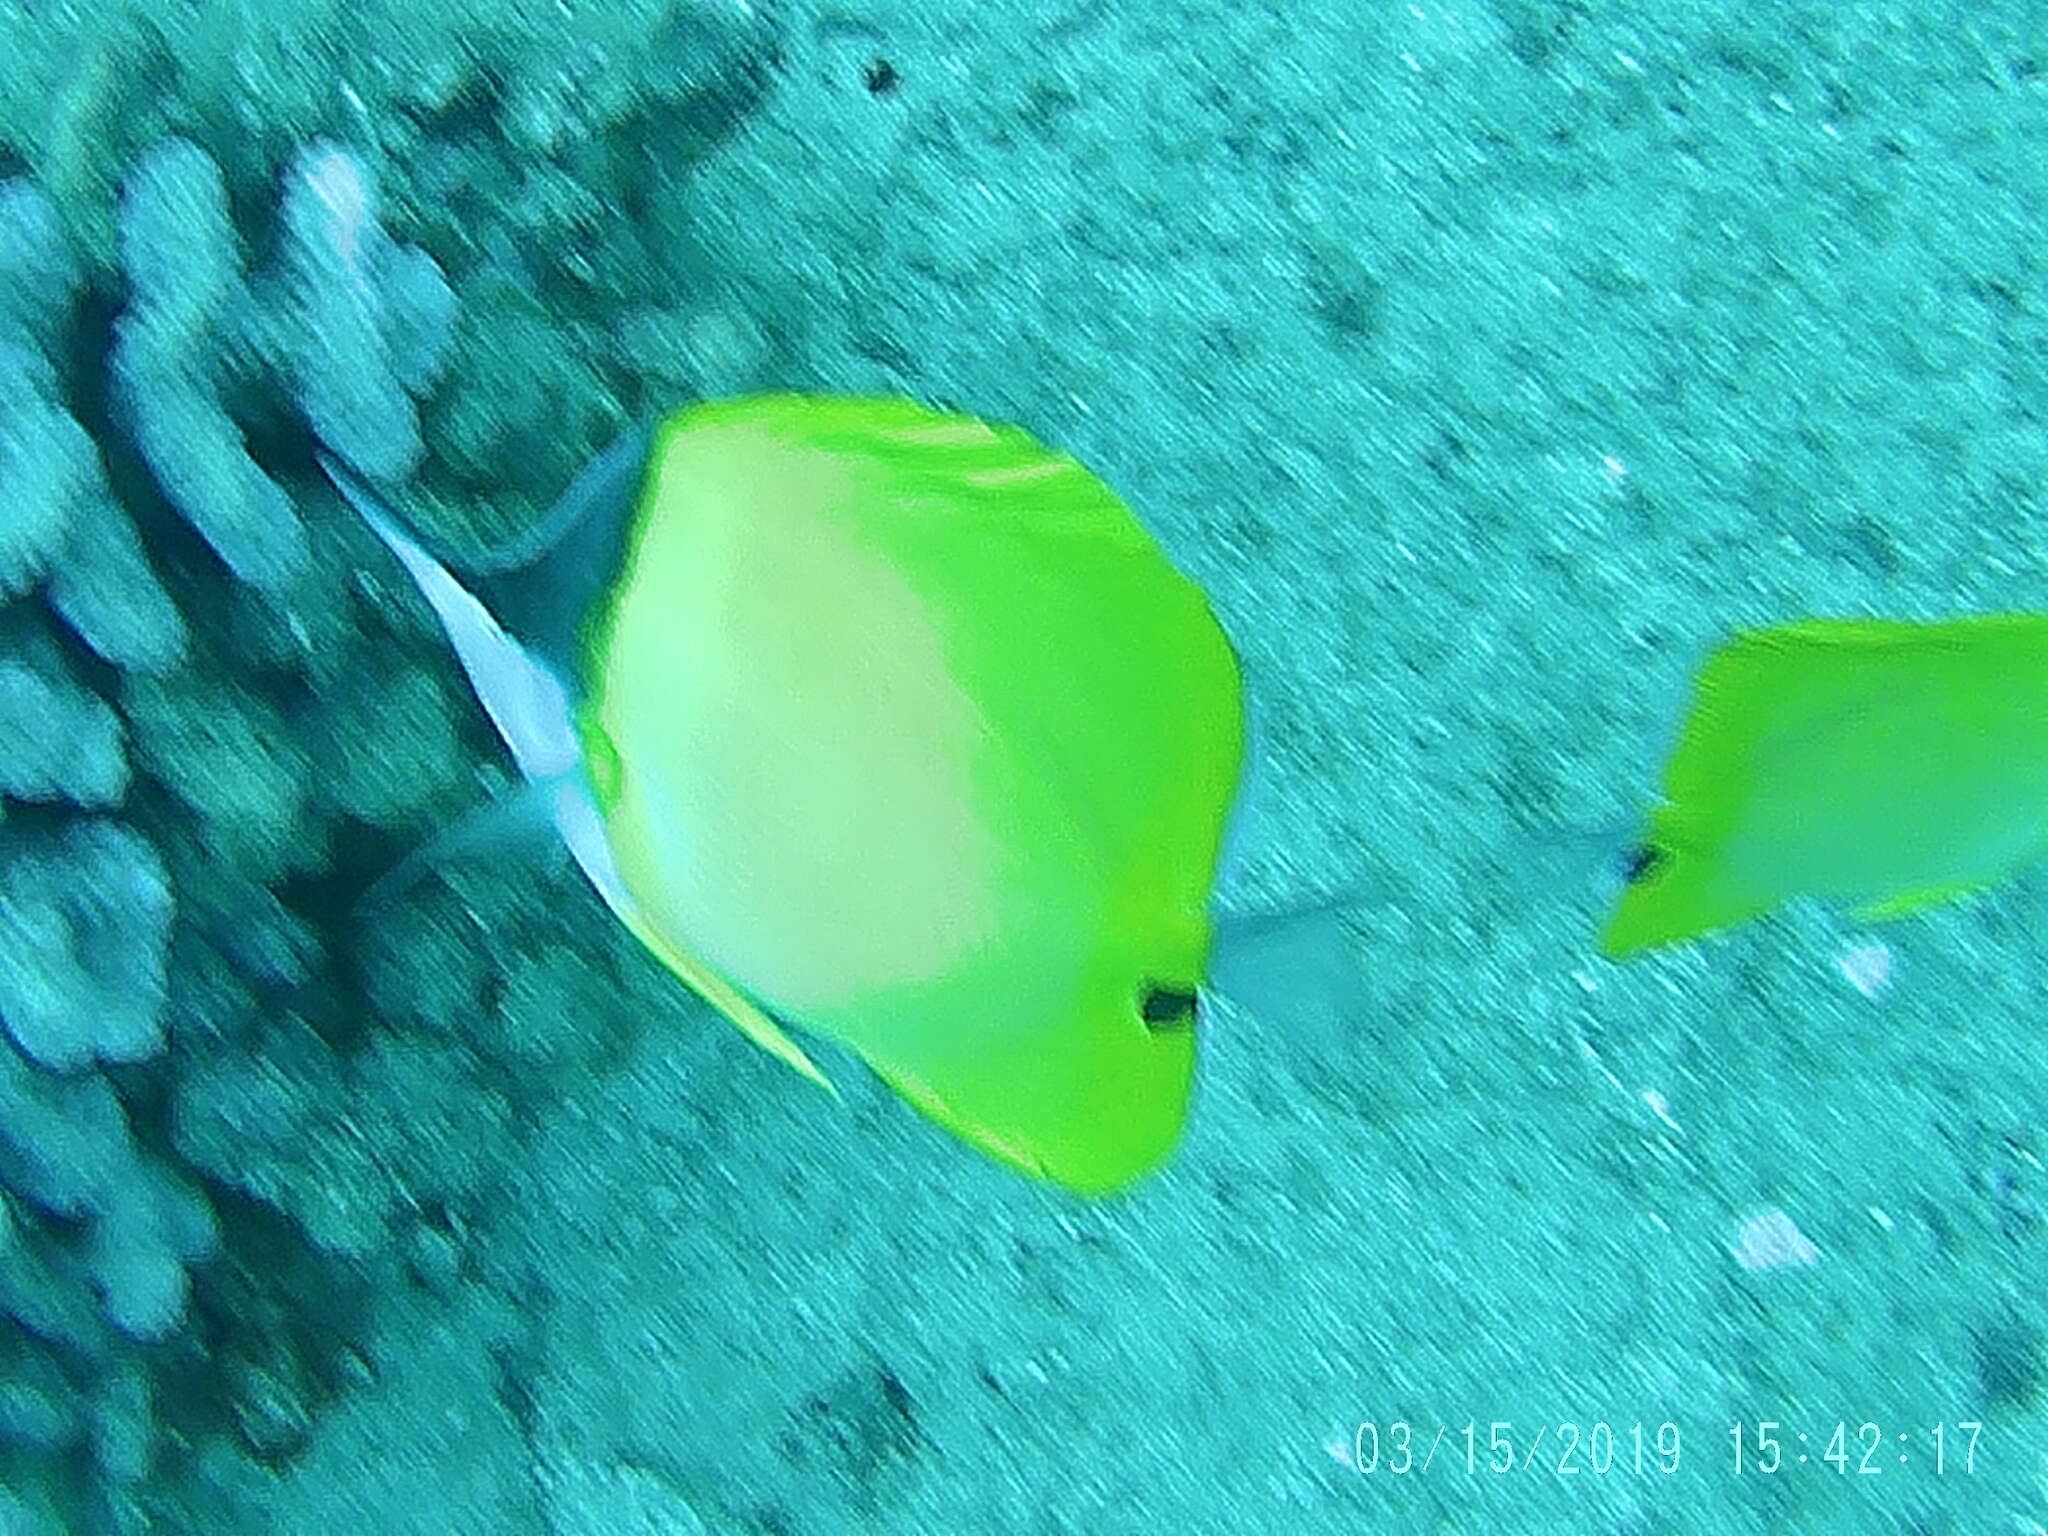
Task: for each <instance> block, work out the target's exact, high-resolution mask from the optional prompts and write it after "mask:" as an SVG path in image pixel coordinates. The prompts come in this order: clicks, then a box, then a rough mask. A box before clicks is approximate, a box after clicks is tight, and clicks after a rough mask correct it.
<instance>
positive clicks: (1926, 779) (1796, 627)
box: [1600, 614, 2048, 956]
mask: <svg viewBox="0 0 2048 1536" xmlns="http://www.w3.org/2000/svg"><path fill="white" fill-rule="evenodd" d="M2044 855H2048V617H2044V616H2038V615H2029V614H1994V615H1986V616H1981V617H1972V618H1963V619H1954V620H1949V621H1945V622H1939V623H1906V622H1892V621H1883V620H1872V619H1840V620H1829V619H1817V620H1808V621H1804V622H1800V623H1794V624H1788V625H1783V626H1780V627H1776V628H1771V629H1758V630H1750V631H1746V632H1743V633H1739V634H1737V635H1735V636H1734V637H1733V638H1732V639H1730V640H1729V641H1728V642H1727V643H1725V644H1724V645H1722V646H1721V647H1720V648H1719V649H1718V650H1716V651H1715V652H1714V653H1713V654H1712V655H1710V656H1709V657H1708V658H1707V660H1706V662H1705V664H1704V665H1703V667H1702V668H1701V670H1700V673H1699V677H1698V679H1697V682H1696V685H1695V688H1694V695H1693V700H1692V706H1691V710H1690V713H1689V714H1688V716H1687V718H1686V720H1685V722H1684V725H1683V728H1682V729H1681V731H1680V733H1679V737H1678V742H1677V745H1676V747H1675V748H1674V749H1673V751H1672V753H1671V756H1670V759H1669V761H1668V762H1667V764H1666V766H1665V769H1664V783H1663V803H1662V804H1660V805H1658V806H1656V807H1655V808H1654V809H1653V810H1652V812H1651V814H1650V818H1649V827H1648V831H1647V833H1646V834H1645V836H1644V837H1643V839H1642V840H1641V843H1640V845H1639V846H1638V848H1637V850H1636V852H1635V853H1634V854H1633V855H1632V856H1631V858H1630V860H1629V870H1628V879H1627V883H1626V885H1625V886H1624V888H1623V890H1622V892H1621V896H1620V899H1619V901H1618V903H1617V904H1616V906H1615V909H1614V912H1613V914H1612V916H1611V917H1610V918H1609V920H1608V923H1607V926H1606V928H1605V930H1604V932H1603V933H1602V935H1601V941H1600V942H1601V947H1602V948H1603V949H1604V950H1605V951H1606V953H1607V954H1609V955H1612V956H1622V955H1628V954H1632V953H1634V952H1636V951H1638V950H1643V949H1647V948H1650V947H1651V946H1653V945H1659V944H1668V943H1671V942H1674V941H1677V940H1682V939H1690V938H1694V937H1696V936H1698V935H1701V934H1704V933H1708V932H1711V931H1713V930H1715V929H1719V928H1725V927H1728V926H1730V925H1732V924H1735V923H1739V922H1742V921H1744V920H1745V919H1748V918H1752V917H1756V916H1759V915H1761V914H1763V913H1765V912H1769V911H1771V910H1772V909H1774V908H1776V907H1777V906H1779V905H1780V904H1781V903H1783V902H1786V901H1788V900H1791V899H1793V898H1795V897H1816V898H1820V899H1822V900H1825V901H1828V902H1830V903H1833V904H1836V905H1839V906H1842V907H1844V908H1847V909H1848V910H1850V911H1851V912H1852V913H1853V914H1854V915H1855V916H1856V917H1857V918H1859V919H1861V920H1864V921H1878V920H1882V919H1885V918H1892V917H1899V916H1903V915H1905V914H1907V913H1910V912H1914V911H1918V910H1919V909H1921V908H1923V907H1927V906H1930V905H1932V904H1934V903H1936V902H1940V901H1943V900H1945V899H1948V898H1950V897H1955V896H1960V895H1963V894H1965V893H1968V892H1971V891H1975V890H1978V889H1980V888H1982V887H1984V886H1987V885H1990V884H1992V883H1993V882H1995V881H1998V880H2000V879H2002V878H2004V877H2006V876H2008V875H2010V874H2012V873H2013V872H2015V871H2017V870H2019V869H2020V868H2022V867H2023V866H2025V865H2027V864H2029V863H2032V862H2034V861H2036V860H2038V859H2040V858H2042V857H2043V856H2044Z"/></svg>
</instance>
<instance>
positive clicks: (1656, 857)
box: [1621, 843, 1671, 885]
mask: <svg viewBox="0 0 2048 1536" xmlns="http://www.w3.org/2000/svg"><path fill="white" fill-rule="evenodd" d="M1670 863H1671V855H1670V854H1669V853H1668V852H1666V851H1665V850H1664V849H1662V848H1659V847H1658V846H1657V845H1656V844H1655V843H1644V844H1642V845H1641V846H1639V847H1636V848H1631V849H1630V850H1629V853H1628V858H1627V859H1626V860H1624V861H1623V863H1622V866H1621V878H1622V879H1624V880H1626V881H1627V882H1628V883H1629V884H1630V885H1641V884H1642V883H1643V882H1644V881H1645V880H1647V879H1649V878H1650V877H1651V876H1652V875H1658V874H1662V873H1663V872H1664V870H1665V868H1666V867H1667V866H1668V865H1669V864H1670Z"/></svg>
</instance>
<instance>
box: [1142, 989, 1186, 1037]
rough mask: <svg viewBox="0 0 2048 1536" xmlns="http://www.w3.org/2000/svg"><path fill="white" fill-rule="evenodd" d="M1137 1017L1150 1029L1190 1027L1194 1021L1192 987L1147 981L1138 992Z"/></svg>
mask: <svg viewBox="0 0 2048 1536" xmlns="http://www.w3.org/2000/svg"><path fill="white" fill-rule="evenodd" d="M1138 1017H1139V1018H1141V1019H1143V1020H1144V1021H1145V1027H1146V1028H1147V1029H1151V1030H1158V1031H1162V1032H1163V1031H1167V1030H1176V1029H1190V1028H1192V1027H1193V1026H1194V1022H1195V992H1194V988H1192V987H1175V986H1165V985H1162V984H1160V983H1158V982H1147V983H1146V984H1145V987H1144V988H1143V990H1142V991H1140V992H1139V993H1138Z"/></svg>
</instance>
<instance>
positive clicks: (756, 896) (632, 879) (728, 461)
mask: <svg viewBox="0 0 2048 1536" xmlns="http://www.w3.org/2000/svg"><path fill="white" fill-rule="evenodd" d="M791 457H792V456H791V455H790V454H789V453H788V450H786V449H784V448H782V447H781V445H779V444H777V443H776V442H774V441H773V440H771V439H767V438H764V437H763V436H762V435H761V434H759V433H725V432H720V431H718V430H715V429H709V430H703V431H699V432H697V433H694V434H691V435H689V436H687V437H683V438H681V439H679V440H678V441H677V442H676V443H675V444H674V445H673V446H672V447H671V448H670V449H669V451H668V452H667V453H666V454H664V455H663V456H662V458H661V459H660V460H659V461H658V462H657V463H656V465H655V466H654V467H653V469H652V471H651V472H652V473H653V474H655V475H657V476H659V477H660V484H659V485H658V487H653V488H651V494H652V495H653V496H654V497H655V498H656V499H658V500H659V501H660V502H661V503H662V504H663V505H664V506H666V507H668V508H670V509H671V511H670V513H669V514H668V515H666V516H664V517H663V518H661V519H660V520H659V521H657V522H655V523H653V524H652V525H651V526H650V527H649V528H647V529H646V530H645V531H644V533H643V535H642V536H641V538H640V539H639V540H638V542H637V544H636V547H635V553H634V558H633V565H632V568H631V570H630V571H629V572H628V573H627V581H626V585H625V588H624V591H623V593H622V596H621V598H620V600H619V603H618V606H617V608H616V609H615V611H614V617H613V621H612V631H611V647H610V650H611V655H610V664H609V669H608V670H609V675H608V678H607V681H606V685H605V688H604V693H603V707H602V712H601V714H600V716H599V719H598V722H597V723H598V724H599V725H600V726H601V728H602V729H603V731H604V732H605V733H606V734H607V736H609V738H610V739H611V741H612V743H613V746H614V747H615V749H616V751H617V753H618V756H619V759H620V760H621V761H622V762H625V763H630V764H632V765H634V766H633V770H632V771H631V772H630V773H626V774H622V775H621V782H620V783H619V785H618V798H617V800H616V802H615V803H614V804H613V805H612V806H611V807H610V808H609V812H608V814H609V816H610V818H611V820H612V824H613V826H614V828H615V831H616V833H617V834H618V835H616V836H615V837H614V846H615V847H616V849H617V850H618V857H619V862H620V867H621V872H622V874H623V875H624V876H625V879H626V882H627V884H628V885H629V886H630V887H631V889H632V890H633V891H634V892H635V894H636V898H637V899H638V901H639V902H640V904H641V906H642V907H643V908H644V909H645V911H646V916H647V919H648V921H649V922H650V923H651V925H652V926H653V927H655V928H656V929H658V930H660V931H661V932H662V933H665V934H668V935H672V936H675V938H676V939H677V940H678V941H679V942H681V943H682V944H684V945H686V946H687V947H688V949H689V950H690V951H691V952H692V953H693V954H694V955H696V956H697V957H699V958H700V959H701V960H702V961H704V962H705V963H706V964H708V965H709V966H710V967H712V968H714V969H715V970H717V971H718V972H721V973H723V974H724V975H725V976H728V977H731V978H733V979H734V980H735V981H737V982H739V983H740V984H741V985H742V986H744V987H745V988H746V989H747V990H749V991H750V992H752V993H753V994H754V995H755V996H757V997H759V998H761V999H763V1000H764V1001H766V1002H768V1003H769V1004H770V1005H771V1006H773V1007H775V1008H777V1009H779V1010H783V1011H785V1012H789V1013H792V1014H796V1015H807V1014H808V1015H816V1014H820V1013H829V1012H831V1011H832V1010H834V1009H835V1008H840V1007H844V1006H845V1005H847V1004H848V1003H849V1002H851V1001H854V1000H857V999H859V998H861V997H863V996H865V995H867V994H869V993H871V992H874V991H876V990H879V989H882V988H885V987H890V986H897V985H903V984H906V983H910V984H914V983H917V982H921V981H924V980H926V979H928V978H931V977H933V976H937V975H939V974H941V973H943V972H945V971H946V970H948V969H949V968H951V967H952V966H953V965H954V964H956V963H957V962H958V961H959V960H960V959H961V958H962V956H963V955H964V954H965V953H966V952H967V951H969V950H970V949H972V948H973V947H974V946H976V945H979V944H982V943H985V942H987V941H989V940H990V939H991V938H992V937H993V936H994V932H995V926H996V911H995V904H994V897H993V895H992V891H991V887H992V883H993V880H994V877H995V874H996V869H995V863H996V850H995V849H994V848H993V847H992V845H991V843H990V841H989V838H988V836H987V833H986V831H985V829H984V827H983V824H982V822H981V820H980V818H979V817H978V816H977V815H976V814H975V810H974V806H973V803H972V799H971V793H970V789H971V786H970V775H971V771H972V766H973V760H974V755H975V751H976V744H977V736H978V733H979V730H980V721H979V719H978V716H977V713H976V710H975V707H974V704H973V702H972V701H971V700H970V699H968V698H967V697H966V696H965V695H964V694H963V693H962V692H961V690H960V688H959V686H958V684H957V683H956V682H955V681H954V679H953V678H952V676H951V675H950V673H949V672H948V670H947V667H946V664H945V657H944V655H943V652H942V648H941V643H940V639H939V637H938V635H937V634H936V633H935V632H934V630H933V628H932V625H931V623H930V621H929V619H928V617H927V614H926V611H925V609H924V607H923V605H922V604H921V603H920V601H919V600H918V598H917V595H916V594H915V593H914V592H913V591H912V590H911V588H910V586H909V585H908V583H906V582H905V581H904V579H903V577H902V576H901V575H900V574H899V573H898V572H897V571H896V570H895V569H893V568H892V567H891V566H890V565H888V564H886V563H885V562H884V561H882V560H881V559H879V558H877V557H875V556H874V555H873V554H871V553H870V552H869V551H866V550H863V549H862V548H860V547H859V546H858V545H857V544H856V543H855V542H854V540H853V539H852V538H851V537H850V536H849V534H848V532H847V531H846V530H845V529H844V528H843V527H842V526H839V525H836V524H835V523H834V522H833V521H832V520H831V519H830V518H829V517H828V516H827V515H826V511H827V508H828V507H829V506H830V505H831V503H832V502H833V501H834V500H835V499H836V498H839V497H841V496H843V495H845V494H846V490H847V487H846V486H845V485H844V484H836V483H834V480H835V478H843V477H845V476H846V474H847V471H846V470H845V469H844V468H843V467H841V466H838V465H833V464H831V463H830V461H825V460H821V459H820V458H819V456H817V455H810V456H807V457H806V458H805V459H804V460H803V461H802V463H801V464H800V465H792V464H791V463H790V462H787V461H788V460H789V459H790V458H791ZM778 460H782V461H784V462H777V461H778ZM821 470H822V472H821ZM764 485H772V486H773V487H774V492H775V493H774V494H773V495H772V496H771V495H764V494H760V489H759V488H760V487H762V486H764ZM792 485H796V486H801V487H804V488H805V490H806V491H807V492H808V494H809V496H810V498H811V499H810V500H808V501H805V500H802V499H798V498H796V497H793V496H792V494H791V488H792Z"/></svg>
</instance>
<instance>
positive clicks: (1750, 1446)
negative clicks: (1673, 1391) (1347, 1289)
mask: <svg viewBox="0 0 2048 1536" xmlns="http://www.w3.org/2000/svg"><path fill="white" fill-rule="evenodd" d="M1983 1428H1984V1426H1983V1425H1982V1424H1981V1423H1979V1422H1976V1421H1973V1420H1961V1421H1958V1422H1956V1423H1933V1424H1920V1425H1914V1426H1912V1427H1911V1428H1908V1429H1903V1430H1896V1429H1895V1430H1889V1431H1888V1430H1886V1429H1884V1428H1883V1426H1881V1425H1879V1424H1876V1423H1874V1422H1870V1421H1865V1422H1863V1423H1860V1424H1852V1423H1851V1422H1850V1421H1848V1420H1846V1419H1843V1420H1837V1421H1835V1422H1834V1423H1832V1424H1819V1425H1816V1426H1814V1427H1813V1428H1812V1429H1811V1430H1803V1429H1800V1428H1798V1427H1797V1426H1794V1425H1790V1424H1788V1423H1785V1422H1783V1421H1780V1420H1776V1419H1755V1420H1748V1421H1745V1422H1742V1423H1738V1424H1732V1425H1730V1426H1729V1427H1728V1440H1727V1449H1728V1454H1727V1456H1726V1459H1723V1460H1721V1461H1720V1465H1721V1466H1723V1467H1724V1468H1727V1469H1729V1470H1732V1471H1734V1472H1736V1473H1737V1474H1740V1475H1745V1476H1749V1475H1761V1476H1777V1475H1782V1474H1785V1473H1790V1472H1795V1471H1798V1470H1800V1469H1810V1470H1815V1471H1824V1472H1834V1473H1839V1474H1841V1475H1844V1476H1847V1475H1850V1474H1855V1475H1858V1476H1865V1477H1869V1476H1874V1475H1877V1474H1879V1473H1882V1472H1886V1471H1893V1472H1897V1471H1901V1470H1905V1469H1909V1468H1912V1469H1919V1470H1922V1471H1931V1472H1933V1473H1934V1474H1935V1475H1936V1476H1951V1475H1962V1476H1968V1475H1969V1474H1971V1473H1972V1472H1974V1471H1975V1470H1976V1467H1977V1445H1978V1438H1979V1436H1980V1435H1981V1434H1982V1432H1983ZM1684 1440H1685V1436H1684V1434H1683V1432H1682V1431H1681V1430H1680V1428H1679V1426H1678V1425H1677V1424H1675V1423H1673V1422H1672V1421H1671V1420H1669V1419H1666V1420H1664V1421H1662V1422H1661V1423H1655V1424H1645V1423H1641V1422H1635V1423H1629V1424H1622V1425H1615V1424H1609V1423H1607V1422H1606V1421H1604V1420H1595V1421H1593V1422H1591V1423H1584V1424H1582V1423H1579V1422H1577V1421H1572V1420H1563V1421H1558V1422H1555V1423H1542V1424H1536V1425H1525V1424H1518V1423H1516V1422H1515V1421H1513V1420H1509V1419H1494V1420H1491V1421H1488V1422H1485V1423H1481V1422H1480V1421H1479V1420H1476V1419H1470V1420H1467V1421H1466V1422H1465V1423H1463V1424H1444V1423H1437V1424H1434V1425H1426V1424H1416V1423H1414V1422H1413V1421H1411V1420H1407V1419H1393V1420H1389V1421H1387V1422H1384V1423H1382V1422H1380V1421H1378V1420H1370V1419H1368V1420H1364V1421H1362V1422H1360V1424H1359V1425H1358V1428H1357V1429H1356V1431H1355V1432H1354V1433H1353V1435H1352V1437H1351V1443H1350V1445H1348V1446H1345V1445H1343V1444H1342V1442H1341V1441H1340V1442H1338V1444H1336V1445H1333V1446H1332V1447H1331V1450H1332V1452H1333V1453H1334V1454H1336V1456H1337V1459H1338V1460H1339V1461H1342V1462H1345V1463H1347V1464H1348V1465H1349V1466H1350V1467H1351V1468H1352V1469H1353V1470H1354V1471H1356V1472H1358V1473H1359V1474H1360V1475H1361V1476H1366V1477H1371V1476H1374V1475H1380V1476H1393V1477H1405V1476H1411V1475H1414V1474H1416V1473H1422V1472H1428V1471H1431V1470H1433V1469H1440V1470H1442V1471H1445V1472H1463V1473H1472V1474H1476V1473H1482V1472H1484V1473H1493V1474H1505V1473H1515V1472H1536V1473H1549V1474H1551V1475H1553V1476H1559V1477H1571V1476H1576V1475H1581V1474H1589V1475H1591V1476H1594V1477H1606V1476H1614V1475H1622V1476H1638V1475H1642V1476H1647V1475H1660V1476H1670V1475H1673V1474H1675V1473H1676V1472H1677V1471H1678V1470H1679V1465H1680V1462H1681V1460H1682V1453H1683V1449H1684Z"/></svg>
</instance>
